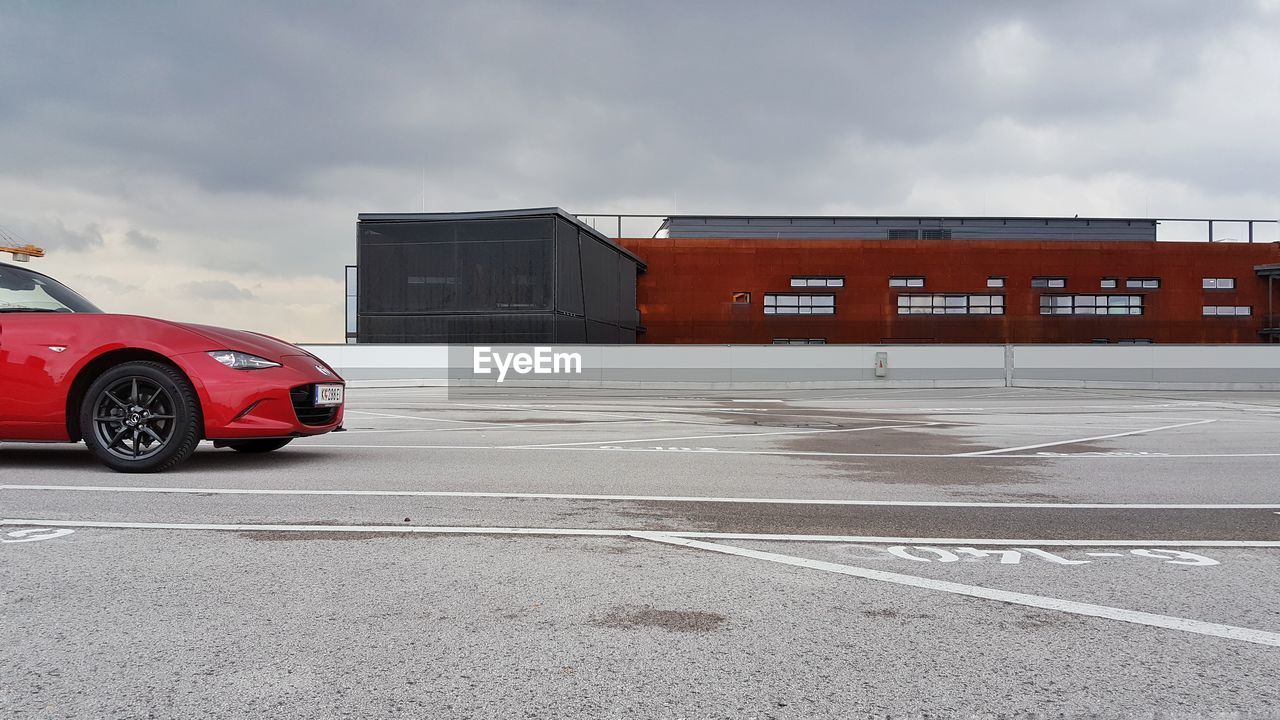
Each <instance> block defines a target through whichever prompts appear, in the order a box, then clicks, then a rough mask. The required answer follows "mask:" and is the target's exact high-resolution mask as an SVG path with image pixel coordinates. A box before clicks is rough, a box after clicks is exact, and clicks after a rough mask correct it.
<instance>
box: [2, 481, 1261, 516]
mask: <svg viewBox="0 0 1280 720" xmlns="http://www.w3.org/2000/svg"><path fill="white" fill-rule="evenodd" d="M0 490H20V491H21V490H25V491H41V492H43V491H55V492H56V491H68V492H122V493H171V494H190V495H206V494H207V495H356V496H369V497H458V498H496V499H513V500H602V501H623V502H703V503H744V504H754V505H852V506H872V507H956V508H1017V509H1054V510H1274V511H1275V512H1276V514H1277V515H1280V510H1276V508H1280V503H1202V504H1178V503H1048V502H982V501H962V500H834V499H832V500H828V499H822V498H758V497H716V496H710V497H701V496H697V495H592V494H581V493H531V492H477V491H463V490H286V489H259V488H202V487H172V486H132V485H22V484H0Z"/></svg>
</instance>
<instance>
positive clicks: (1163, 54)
mask: <svg viewBox="0 0 1280 720" xmlns="http://www.w3.org/2000/svg"><path fill="white" fill-rule="evenodd" d="M1251 28H1252V29H1257V30H1259V31H1260V32H1259V33H1258V35H1259V37H1260V38H1262V39H1259V40H1255V41H1252V43H1253V44H1252V45H1250V44H1249V42H1245V43H1244V46H1243V47H1237V48H1234V50H1236V51H1247V50H1250V49H1251V48H1252V49H1255V50H1256V49H1257V48H1258V47H1261V46H1262V45H1265V38H1266V36H1267V35H1268V34H1270V35H1272V36H1274V35H1275V34H1276V30H1277V28H1280V16H1278V14H1277V13H1276V12H1274V11H1271V12H1268V11H1267V10H1265V8H1264V6H1263V5H1261V4H1257V3H1244V2H1235V3H1203V2H1189V1H1184V2H1162V1H1158V0H1142V1H1139V2H1127V3H1115V2H1103V1H1099V0H1095V1H1091V2H1078V3H1069V4H1068V3H1063V4H1051V3H1022V2H1013V1H1012V0H1009V1H1003V0H996V1H993V2H986V3H981V4H979V3H963V4H962V3H936V2H897V3H885V2H847V3H844V2H808V3H768V2H725V1H722V2H698V3H690V2H644V3H594V2H591V3H584V2H528V3H518V2H477V3H443V2H439V3H413V2H402V3H401V2H386V1H384V2H369V3H359V4H354V5H340V4H315V3H301V2H299V3H281V4H273V5H272V6H270V7H264V6H263V5H262V4H259V3H247V2H246V3H235V2H232V3H181V4H175V5H170V6H163V5H159V6H143V5H133V4H125V5H123V6H122V5H119V4H109V3H100V4H40V3H32V4H28V5H25V6H21V7H19V8H12V7H11V8H9V9H6V10H3V11H0V52H3V53H5V57H6V58H7V59H8V60H10V61H8V62H0V90H3V91H4V97H5V102H4V103H0V151H3V157H4V158H5V165H6V167H7V168H8V170H0V175H3V174H5V173H13V174H15V175H18V174H31V175H35V176H39V177H41V178H46V179H51V181H54V182H57V181H62V182H65V183H67V184H68V185H69V186H78V187H82V188H86V187H87V189H89V190H90V191H92V192H94V193H99V194H105V195H108V196H110V197H112V198H116V199H118V200H119V201H120V202H121V203H123V204H124V205H126V206H129V207H132V208H134V212H135V213H137V214H143V213H147V214H152V215H154V216H155V217H151V218H149V219H148V221H146V222H143V221H142V220H140V219H138V218H130V222H137V223H139V224H140V225H141V226H143V227H147V228H148V229H152V230H154V231H155V232H160V233H161V234H162V236H163V237H164V238H165V243H164V244H163V246H158V245H157V244H154V243H148V242H146V241H143V242H142V244H141V245H139V244H138V243H137V242H133V241H131V245H133V246H134V247H138V248H140V249H149V250H158V251H159V252H160V253H173V254H174V255H175V256H177V255H178V254H182V255H183V256H184V257H188V258H192V257H193V258H197V259H198V260H199V262H200V263H202V264H204V265H206V266H208V267H213V268H218V269H236V270H249V269H252V270H254V271H256V272H263V273H275V274H281V275H283V274H296V273H302V272H305V273H327V274H328V273H331V274H335V275H336V274H337V273H339V272H340V266H341V265H342V264H343V263H345V262H348V261H349V260H350V252H351V247H352V245H353V242H352V235H353V224H354V216H355V214H356V213H357V212H360V211H369V210H411V209H416V208H417V207H418V201H419V193H420V192H421V183H422V181H421V175H420V173H422V172H423V170H424V169H425V172H426V183H425V184H426V186H427V193H428V196H429V197H428V207H429V208H430V209H437V210H450V209H470V208H484V207H495V206H504V205H507V206H511V205H540V204H553V203H555V204H563V205H565V206H567V207H569V208H570V209H571V210H580V211H587V210H597V209H603V208H613V207H616V206H617V205H618V204H621V203H627V202H633V201H630V200H628V199H631V198H653V199H663V200H661V202H662V205H661V206H660V207H652V206H640V207H636V206H634V205H628V206H627V207H626V209H630V210H632V211H636V212H655V211H657V212H660V211H664V210H667V209H669V207H670V205H671V204H672V203H674V200H673V201H672V203H668V202H667V201H666V200H665V199H666V198H673V196H678V197H679V204H680V208H681V209H682V210H685V211H708V212H760V213H765V212H777V213H803V212H815V211H818V209H819V208H822V207H827V206H833V205H856V206H858V207H861V208H864V209H866V210H872V211H892V210H894V209H899V208H900V207H901V204H902V203H903V202H904V201H905V198H906V197H908V196H909V195H910V194H911V191H912V188H913V186H914V185H915V183H916V182H917V181H918V179H919V178H920V177H921V176H924V175H932V176H941V177H944V178H950V179H951V180H950V181H951V182H952V183H954V184H956V185H957V186H967V185H970V184H972V183H973V182H975V179H981V178H982V177H984V176H998V177H1000V178H1005V177H1009V176H1013V177H1026V178H1029V179H1034V178H1041V177H1044V176H1046V175H1051V174H1060V175H1063V176H1067V177H1072V178H1079V179H1082V180H1087V179H1089V178H1092V177H1096V176H1098V175H1105V174H1108V173H1117V172H1120V173H1127V174H1132V175H1134V176H1137V177H1141V178H1148V179H1151V180H1153V181H1154V180H1172V181H1177V182H1181V183H1186V184H1188V185H1190V186H1192V187H1195V188H1198V189H1200V190H1203V192H1204V193H1206V194H1207V195H1214V194H1231V193H1241V192H1262V193H1266V192H1270V193H1271V194H1272V195H1275V194H1277V193H1280V175H1277V174H1276V173H1275V172H1274V168H1275V167H1276V166H1277V164H1280V145H1277V143H1276V141H1275V140H1274V139H1272V135H1273V133H1272V132H1271V128H1270V127H1269V125H1270V123H1269V122H1263V121H1262V118H1271V117H1275V113H1273V112H1267V111H1265V110H1267V109H1268V107H1267V106H1266V105H1265V103H1266V102H1268V97H1269V93H1267V92H1266V91H1265V90H1264V88H1265V87H1269V86H1271V85H1270V83H1269V82H1268V76H1267V75H1265V73H1267V72H1271V73H1272V75H1274V69H1268V67H1266V66H1259V67H1257V68H1253V69H1249V68H1246V70H1245V71H1246V72H1251V73H1258V74H1259V77H1258V78H1257V79H1252V78H1246V79H1245V80H1244V81H1242V82H1241V81H1240V79H1239V78H1235V77H1229V76H1227V71H1224V70H1222V69H1220V68H1215V67H1214V66H1213V65H1212V62H1213V59H1214V57H1215V51H1214V49H1215V48H1216V47H1217V45H1215V43H1223V42H1224V41H1226V39H1228V38H1234V37H1235V35H1233V33H1241V32H1245V31H1248V30H1249V29H1251ZM1268 31H1270V32H1268ZM1241 37H1244V36H1241ZM1246 40H1247V38H1246ZM1259 52H1263V51H1262V50H1259ZM1200 82H1207V83H1209V84H1210V85H1212V86H1214V87H1221V88H1223V89H1224V92H1226V91H1229V90H1230V89H1232V88H1235V87H1236V86H1237V85H1238V86H1240V87H1242V88H1245V89H1249V88H1251V89H1252V90H1253V91H1254V93H1253V94H1245V95H1242V96H1239V97H1231V95H1230V94H1229V93H1228V94H1227V98H1228V101H1231V102H1236V103H1261V104H1262V105H1261V106H1260V107H1261V108H1262V109H1261V110H1259V112H1258V117H1259V121H1258V122H1257V127H1256V128H1255V127H1252V126H1249V125H1248V124H1247V123H1246V125H1245V127H1243V128H1241V127H1238V125H1239V124H1240V123H1239V121H1238V120H1237V121H1232V120H1229V119H1227V118H1228V117H1234V116H1232V115H1231V113H1233V112H1235V111H1234V110H1233V109H1232V108H1224V113H1223V114H1222V115H1221V116H1219V115H1214V114H1211V113H1205V114H1203V115H1201V114H1196V113H1195V111H1194V110H1193V109H1189V107H1188V99H1187V95H1188V94H1192V95H1193V96H1194V94H1195V93H1198V92H1201V90H1202V88H1200V86H1199V85H1197V83H1200ZM1221 101H1222V100H1221V99H1220V100H1219V102H1221ZM1191 105H1194V101H1192V102H1191ZM1270 109H1273V110H1277V111H1280V108H1270ZM1006 126H1008V127H1014V128H1021V129H1025V130H1026V131H1027V132H1028V133H1029V137H1026V138H1022V137H1015V136H1014V135H1013V134H1012V132H1011V131H1001V130H999V129H1000V128H1004V127H1006ZM993 128H996V130H995V131H993ZM1224 145H1225V146H1224ZM138 177H148V178H161V179H167V178H172V179H173V180H174V181H175V185H179V186H182V188H185V187H187V186H190V189H189V190H188V189H175V190H173V192H174V193H180V192H190V193H192V194H193V195H194V197H193V198H190V202H191V204H192V205H200V206H206V207H210V208H213V211H211V212H210V213H209V215H208V216H205V217H202V218H200V219H198V220H197V219H196V218H194V217H190V216H189V217H180V216H174V215H173V214H172V213H173V211H171V210H169V209H168V208H167V207H165V204H166V200H167V198H157V197H156V192H155V189H154V185H153V184H149V183H141V182H136V179H137V178H138ZM370 177H376V178H377V182H376V184H374V183H371V182H369V180H368V179H369V178H370ZM86 178H87V179H86ZM103 178H106V179H103ZM650 202H654V201H653V200H651V201H650ZM308 203H309V204H308ZM250 204H252V205H253V206H254V207H255V208H259V210H261V208H264V207H272V206H275V207H277V208H278V209H277V210H276V211H275V212H274V213H272V212H262V211H260V212H259V213H258V214H255V215H254V216H252V217H251V218H249V217H245V218H241V217H239V216H240V215H243V214H244V208H245V207H247V206H248V205H250ZM317 204H319V205H323V206H324V208H325V210H324V211H323V212H322V213H316V212H315V211H314V210H313V207H314V206H315V205H317ZM460 206H461V207H460ZM931 209H936V208H919V210H920V211H926V212H927V211H929V210H931ZM980 210H981V209H980V208H971V209H970V211H971V212H979V211H980ZM1139 210H1140V208H1134V210H1133V211H1134V212H1138V211H1139ZM1045 211H1046V209H1045V208H1028V212H1031V213H1035V212H1045ZM1196 212H1197V213H1199V212H1205V213H1211V212H1212V209H1211V208H1199V209H1196ZM103 222H104V223H105V222H106V221H105V220H104V221H103ZM99 240H100V239H99ZM88 244H92V242H91V241H88ZM82 245H83V244H82ZM70 246H71V245H69V247H70Z"/></svg>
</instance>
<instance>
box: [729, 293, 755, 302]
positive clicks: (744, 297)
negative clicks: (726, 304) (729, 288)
mask: <svg viewBox="0 0 1280 720" xmlns="http://www.w3.org/2000/svg"><path fill="white" fill-rule="evenodd" d="M733 304H734V305H750V304H751V293H749V292H736V293H734V294H733Z"/></svg>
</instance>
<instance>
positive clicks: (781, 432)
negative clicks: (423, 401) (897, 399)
mask: <svg viewBox="0 0 1280 720" xmlns="http://www.w3.org/2000/svg"><path fill="white" fill-rule="evenodd" d="M908 423H909V424H908ZM935 424H936V423H931V422H911V421H907V420H904V421H903V422H902V424H898V425H872V426H870V427H856V428H821V429H817V430H777V431H773V432H747V433H718V434H715V435H683V436H680V437H656V438H636V439H634V440H583V441H581V442H565V443H532V444H529V445H503V446H502V447H503V449H506V450H512V449H517V448H520V449H523V448H562V447H573V446H577V445H609V446H612V445H619V444H623V443H638V442H668V441H671V440H715V439H718V438H732V437H766V436H773V435H819V434H823V433H854V432H863V431H866V430H895V429H898V428H903V427H922V426H925V425H935ZM703 449H705V450H712V449H713V448H703Z"/></svg>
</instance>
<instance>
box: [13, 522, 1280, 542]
mask: <svg viewBox="0 0 1280 720" xmlns="http://www.w3.org/2000/svg"><path fill="white" fill-rule="evenodd" d="M4 525H10V526H24V527H25V526H48V525H53V526H62V527H81V528H86V527H87V528H105V529H116V530H228V531H236V532H246V531H249V532H252V531H272V532H275V531H279V532H366V533H370V532H373V533H439V534H457V535H580V536H586V537H621V536H634V535H636V534H637V533H640V534H652V533H653V531H652V530H605V529H589V528H550V527H472V526H461V525H434V526H431V525H300V524H265V525H264V524H245V523H162V522H114V521H110V522H109V521H99V520H48V519H41V520H36V519H28V518H8V519H4V520H0V526H4ZM664 533H665V534H666V535H669V536H671V537H680V538H706V539H715V540H766V541H773V540H777V541H782V542H824V543H848V544H868V545H982V546H1003V547H1035V546H1042V547H1136V548H1142V549H1148V548H1150V549H1157V548H1180V547H1186V548H1206V547H1212V548H1280V540H1029V539H1016V540H1011V539H996V538H907V537H882V536H873V535H785V534H769V533H723V532H702V531H685V530H673V531H664Z"/></svg>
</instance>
